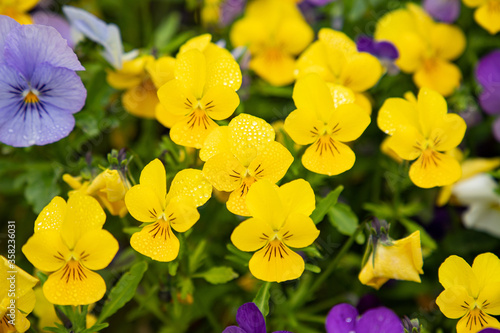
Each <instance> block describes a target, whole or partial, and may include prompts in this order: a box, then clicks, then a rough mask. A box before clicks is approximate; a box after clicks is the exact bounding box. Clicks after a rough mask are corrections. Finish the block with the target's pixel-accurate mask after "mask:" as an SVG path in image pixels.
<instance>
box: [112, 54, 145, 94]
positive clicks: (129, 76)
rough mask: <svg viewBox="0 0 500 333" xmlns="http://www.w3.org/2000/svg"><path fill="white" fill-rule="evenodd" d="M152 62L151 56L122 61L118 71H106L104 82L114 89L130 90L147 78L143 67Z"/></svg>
mask: <svg viewBox="0 0 500 333" xmlns="http://www.w3.org/2000/svg"><path fill="white" fill-rule="evenodd" d="M152 62H154V58H153V57H152V56H142V57H138V58H136V59H133V60H129V61H124V62H123V65H122V68H121V69H120V70H117V71H112V70H108V71H107V76H106V80H107V81H108V83H109V85H110V86H112V87H113V88H115V89H130V88H132V87H135V86H138V85H140V84H141V82H142V81H144V79H145V78H146V76H147V75H146V71H145V67H147V65H148V64H150V63H152Z"/></svg>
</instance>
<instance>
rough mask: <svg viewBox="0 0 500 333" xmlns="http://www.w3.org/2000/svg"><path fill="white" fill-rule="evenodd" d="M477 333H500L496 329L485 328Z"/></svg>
mask: <svg viewBox="0 0 500 333" xmlns="http://www.w3.org/2000/svg"><path fill="white" fill-rule="evenodd" d="M478 333H500V330H497V329H496V328H485V329H484V330H480V331H479V332H478Z"/></svg>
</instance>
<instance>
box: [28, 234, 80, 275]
mask: <svg viewBox="0 0 500 333" xmlns="http://www.w3.org/2000/svg"><path fill="white" fill-rule="evenodd" d="M22 251H23V253H24V255H25V256H26V258H27V259H28V260H29V261H30V262H31V263H32V264H33V266H35V267H36V268H38V269H39V270H42V271H45V272H54V271H57V270H58V269H59V268H61V267H63V265H64V264H65V263H66V261H67V259H69V258H70V257H71V251H70V250H69V249H68V247H67V246H66V245H65V244H64V242H63V240H62V239H61V234H60V232H59V231H55V230H41V231H39V232H37V233H35V234H34V235H33V236H31V237H30V238H29V239H28V241H27V242H26V244H24V246H23V248H22Z"/></svg>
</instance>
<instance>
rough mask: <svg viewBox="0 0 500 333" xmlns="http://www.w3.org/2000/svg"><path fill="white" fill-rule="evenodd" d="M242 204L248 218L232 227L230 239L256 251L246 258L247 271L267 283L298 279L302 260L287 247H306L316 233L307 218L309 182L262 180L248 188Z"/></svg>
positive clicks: (312, 202)
mask: <svg viewBox="0 0 500 333" xmlns="http://www.w3.org/2000/svg"><path fill="white" fill-rule="evenodd" d="M246 203H247V207H248V210H249V211H250V214H251V216H252V218H249V219H248V220H246V221H243V222H242V223H240V224H239V225H238V226H237V227H236V228H235V229H234V231H233V233H232V234H231V242H233V244H234V246H236V247H237V248H238V249H240V250H241V251H247V252H254V251H257V252H255V253H254V255H253V256H252V258H251V259H250V263H249V269H250V273H252V275H253V276H255V277H256V278H257V279H260V280H264V281H269V282H283V281H288V280H294V279H297V278H299V277H300V276H301V275H302V272H303V271H304V267H305V264H304V259H302V257H301V256H300V255H298V254H297V253H295V252H294V251H292V250H291V249H290V247H293V248H303V247H306V246H309V245H311V244H312V243H313V242H314V240H315V239H316V238H317V237H318V236H319V230H318V229H317V228H316V226H315V225H314V222H313V221H312V219H311V218H310V217H309V215H311V213H312V212H313V210H314V208H315V198H314V192H313V189H312V188H311V185H309V183H308V182H306V181H305V180H303V179H297V180H294V181H292V182H290V183H287V184H284V185H282V186H281V187H278V186H276V185H275V184H273V183H271V182H270V181H268V180H262V181H259V182H257V183H256V184H254V185H253V186H252V187H251V188H250V190H249V191H248V194H247V197H246Z"/></svg>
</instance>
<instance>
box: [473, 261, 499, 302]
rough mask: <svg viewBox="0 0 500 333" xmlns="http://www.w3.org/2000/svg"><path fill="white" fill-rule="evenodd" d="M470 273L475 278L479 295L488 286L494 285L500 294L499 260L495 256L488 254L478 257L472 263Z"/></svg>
mask: <svg viewBox="0 0 500 333" xmlns="http://www.w3.org/2000/svg"><path fill="white" fill-rule="evenodd" d="M472 271H473V272H474V275H476V277H477V282H478V284H479V292H480V293H482V291H481V289H483V288H485V287H486V286H488V285H489V284H495V285H496V286H497V289H498V292H500V259H498V257H497V256H496V255H494V254H493V253H490V252H487V253H482V254H480V255H478V256H477V257H476V258H475V259H474V262H473V263H472ZM498 292H497V293H498ZM485 296H486V295H485ZM486 297H487V296H486Z"/></svg>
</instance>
